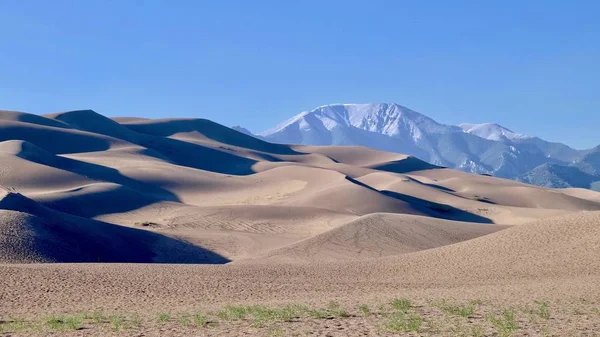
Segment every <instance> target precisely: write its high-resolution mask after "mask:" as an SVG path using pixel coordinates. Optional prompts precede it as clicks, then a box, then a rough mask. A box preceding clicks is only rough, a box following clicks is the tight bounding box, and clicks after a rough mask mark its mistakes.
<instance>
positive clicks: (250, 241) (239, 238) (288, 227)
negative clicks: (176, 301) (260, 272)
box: [0, 110, 600, 263]
mask: <svg viewBox="0 0 600 337" xmlns="http://www.w3.org/2000/svg"><path fill="white" fill-rule="evenodd" d="M0 135H1V136H0V141H1V142H0V158H1V159H2V162H1V164H0V185H1V186H2V187H3V189H5V190H6V191H9V192H11V193H10V194H8V196H7V197H5V198H4V199H3V202H2V204H4V205H5V206H3V207H2V209H9V210H11V211H15V212H21V213H10V214H9V213H7V214H6V215H5V216H6V217H7V219H8V220H6V223H10V224H11V225H10V227H11V228H17V227H18V226H24V227H23V228H29V229H26V230H24V231H23V233H30V234H23V238H22V239H21V241H20V242H26V241H27V240H26V238H27V237H29V235H33V236H36V235H38V234H35V233H37V232H36V231H35V230H33V229H32V228H38V227H39V228H42V229H43V230H44V231H48V232H43V231H40V232H39V233H41V234H39V235H38V236H39V237H48V238H51V237H52V235H58V236H57V237H59V238H60V237H61V235H63V234H61V233H55V231H58V229H56V228H55V227H52V226H43V225H40V226H38V225H28V224H48V223H49V224H53V223H57V222H61V221H62V220H60V219H67V220H65V223H66V224H70V226H71V225H72V226H71V227H69V228H71V230H75V229H77V231H81V233H79V234H77V236H75V237H76V238H81V240H83V241H85V242H88V241H86V240H92V241H94V239H93V238H94V237H95V236H94V235H95V234H90V233H96V232H103V230H104V229H103V228H112V229H111V231H115V233H117V232H118V233H119V234H118V235H125V234H122V233H128V234H127V235H130V234H129V233H136V234H135V235H134V237H136V238H137V237H140V239H139V240H144V242H146V243H144V244H142V246H144V247H145V248H140V249H139V255H135V256H133V255H132V257H131V258H129V257H127V256H128V255H127V254H125V255H123V256H125V257H124V258H122V259H120V261H129V260H132V261H133V260H135V261H154V260H156V259H157V258H156V256H161V254H164V256H165V257H164V259H163V260H169V259H175V260H177V258H171V257H169V256H177V255H178V254H179V253H178V250H180V249H182V250H183V253H181V254H183V255H185V256H189V254H188V253H186V249H188V250H189V249H192V248H190V247H194V245H195V247H197V248H198V249H201V250H206V249H208V250H210V251H211V252H212V253H214V254H215V255H218V256H223V257H226V258H228V259H232V260H235V261H242V260H245V259H247V260H251V261H256V260H260V258H261V257H264V256H269V257H270V258H269V259H270V260H273V261H275V260H279V261H284V260H285V261H288V262H299V261H300V262H303V263H309V262H323V261H332V262H335V261H353V260H364V259H379V258H380V257H383V256H392V255H398V254H405V253H410V252H415V251H420V250H428V249H432V248H436V247H443V246H446V245H451V244H454V243H458V242H462V241H465V240H470V239H473V238H476V237H478V236H482V235H487V234H490V233H492V232H495V231H497V230H500V229H504V228H506V227H503V226H495V225H493V224H498V225H524V224H527V223H528V222H531V221H534V220H536V219H542V218H548V217H553V216H557V215H564V214H575V213H576V212H581V211H596V210H600V197H598V194H594V192H585V193H584V192H581V191H574V190H549V189H543V188H538V187H534V186H528V185H525V184H521V183H517V182H514V181H508V180H504V179H497V178H494V177H487V176H478V175H471V174H466V173H463V172H458V171H453V170H448V169H442V168H437V167H435V166H432V165H430V164H427V163H425V162H422V161H420V160H418V159H416V158H413V157H410V156H405V155H402V154H395V153H387V152H382V151H376V150H371V149H367V148H363V147H340V146H330V147H314V146H291V145H281V144H270V143H267V142H265V141H262V140H260V139H256V138H254V137H251V136H249V135H246V134H243V133H240V132H237V131H235V130H232V129H229V128H226V127H224V126H221V125H219V124H216V123H214V122H211V121H208V120H203V119H162V120H151V119H144V118H114V119H109V118H106V117H104V116H102V115H100V114H98V113H96V112H94V111H92V110H80V111H69V112H64V113H56V114H51V115H46V116H36V115H31V114H27V113H19V112H6V111H2V112H1V113H0ZM50 140H51V141H50ZM16 196H19V198H22V200H27V202H22V203H15V202H8V201H9V200H13V199H15V198H16ZM6 205H11V206H10V207H9V206H6ZM24 205H35V207H34V208H35V209H37V210H38V211H36V212H32V211H31V207H29V206H27V207H25V206H24ZM28 207H29V208H28ZM40 209H41V210H44V211H43V212H41V211H39V210H40ZM383 213H385V214H383ZM19 219H22V220H19ZM17 224H20V225H17ZM141 224H148V226H142V225H141ZM15 226H16V227H15ZM73 226H74V227H73ZM106 226H109V227H106ZM127 227H133V228H135V231H134V232H129V231H128V230H129V229H128V228H127ZM73 228H75V229H73ZM98 228H102V229H98ZM32 230H33V232H31V231H32ZM13 232H14V231H13ZM17 233H18V231H17ZM31 233H33V234H31ZM86 233H87V234H86ZM111 233H112V232H111ZM139 233H142V234H139ZM146 234H147V235H159V236H160V237H165V238H173V244H174V246H173V247H169V246H168V245H166V244H165V242H167V241H165V240H163V241H161V242H162V244H161V245H158V246H157V245H150V246H148V245H147V242H149V241H148V240H149V239H142V238H141V236H140V235H146ZM86 235H87V236H86ZM115 235H117V234H115ZM131 235H133V234H131ZM102 237H103V238H102V239H101V240H100V242H104V241H103V240H108V237H107V236H106V235H103V236H102ZM148 237H150V236H148ZM182 239H183V240H185V241H186V242H188V243H189V244H190V245H191V246H190V247H188V246H186V244H187V243H186V244H184V245H180V244H179V243H181V242H182V241H181V240H182ZM77 240H78V239H73V240H71V241H72V244H73V245H75V243H76V242H77ZM131 240H133V241H139V240H138V239H131ZM46 241H47V242H51V244H50V243H48V244H47V245H56V246H63V244H62V243H60V240H58V241H57V240H54V239H48V240H46ZM71 241H68V242H71ZM83 241H82V242H83ZM94 242H95V241H94ZM115 242H117V244H116V245H112V246H119V244H118V240H117V241H115ZM98 244H99V243H98ZM20 245H21V244H19V245H17V246H13V248H11V249H12V250H11V253H8V252H6V253H5V256H4V257H3V261H24V259H23V258H22V256H38V257H39V256H41V257H42V258H39V259H38V258H37V257H36V258H33V259H31V260H32V261H42V260H43V261H46V260H47V261H64V262H67V261H75V260H77V259H78V258H76V257H69V255H68V254H66V253H65V254H62V255H61V254H58V255H52V254H50V253H48V252H47V250H46V248H44V249H42V248H40V252H38V253H36V252H35V250H36V248H35V247H38V245H35V244H34V245H31V246H27V248H23V249H25V250H26V251H27V253H24V252H18V250H19V249H18V248H14V247H20ZM47 245H46V246H47ZM65 245H66V246H69V245H71V243H69V244H65ZM46 246H44V247H46ZM109 246H110V245H109ZM23 247H25V246H23ZM39 247H42V246H39ZM157 247H161V250H159V249H158V248H157ZM186 247H187V248H186ZM107 249H108V248H107ZM162 249H164V251H162ZM65 251H76V249H75V248H69V249H66V250H65ZM88 253H89V252H88ZM113 253H114V254H116V251H115V252H113ZM113 253H110V252H107V253H106V254H107V255H110V256H113V255H111V254H113ZM86 254H87V253H86ZM90 254H91V253H90ZM128 254H129V253H128ZM74 255H78V256H82V253H78V254H74ZM84 255H85V254H84ZM92 255H93V254H92ZM183 255H182V256H183ZM44 256H46V257H47V258H45V257H44ZM86 256H87V257H85V258H83V259H82V260H81V261H84V260H85V261H92V260H91V258H90V256H91V255H89V254H88V255H86ZM40 259H41V260H40ZM186 259H187V258H186ZM216 259H217V260H219V259H218V258H216ZM112 260H114V261H117V260H119V259H117V258H115V259H112ZM188 260H189V259H188ZM191 260H194V259H193V258H191ZM196 260H197V261H205V260H206V261H208V260H211V259H210V258H199V259H196ZM220 261H222V260H220ZM209 262H210V261H209Z"/></svg>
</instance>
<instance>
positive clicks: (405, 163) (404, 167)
mask: <svg viewBox="0 0 600 337" xmlns="http://www.w3.org/2000/svg"><path fill="white" fill-rule="evenodd" d="M369 168H371V169H374V170H379V171H386V172H392V173H408V172H413V171H421V170H430V169H437V168H440V167H439V166H435V165H432V164H429V163H427V162H424V161H422V160H421V159H417V158H415V157H412V156H408V157H407V158H406V159H402V160H396V161H391V162H387V163H382V164H377V165H372V166H370V167H369Z"/></svg>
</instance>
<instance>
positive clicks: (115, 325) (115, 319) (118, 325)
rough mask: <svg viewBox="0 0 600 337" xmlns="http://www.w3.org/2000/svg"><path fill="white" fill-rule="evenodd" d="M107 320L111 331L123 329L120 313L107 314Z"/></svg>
mask: <svg viewBox="0 0 600 337" xmlns="http://www.w3.org/2000/svg"><path fill="white" fill-rule="evenodd" d="M108 322H109V323H110V326H111V327H112V329H113V331H121V329H123V322H124V319H123V317H122V316H120V315H111V316H108Z"/></svg>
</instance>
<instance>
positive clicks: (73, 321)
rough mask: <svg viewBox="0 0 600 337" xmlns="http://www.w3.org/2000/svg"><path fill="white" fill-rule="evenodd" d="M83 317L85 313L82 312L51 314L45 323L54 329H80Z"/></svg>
mask: <svg viewBox="0 0 600 337" xmlns="http://www.w3.org/2000/svg"><path fill="white" fill-rule="evenodd" d="M84 319H85V315H83V314H78V315H73V316H52V317H50V318H48V319H47V320H46V325H47V326H48V327H49V328H50V330H54V331H66V330H80V329H81V328H82V327H83V321H84Z"/></svg>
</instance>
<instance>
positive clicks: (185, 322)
mask: <svg viewBox="0 0 600 337" xmlns="http://www.w3.org/2000/svg"><path fill="white" fill-rule="evenodd" d="M177 322H178V323H179V325H181V326H184V327H188V326H190V325H192V320H191V319H190V316H189V315H186V314H183V315H181V316H179V318H178V319H177Z"/></svg>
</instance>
